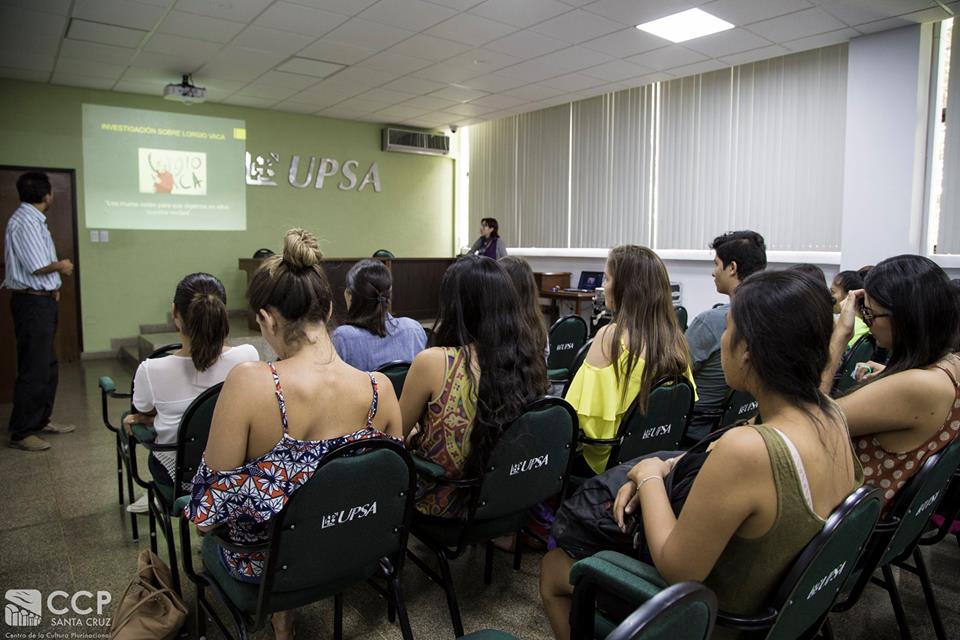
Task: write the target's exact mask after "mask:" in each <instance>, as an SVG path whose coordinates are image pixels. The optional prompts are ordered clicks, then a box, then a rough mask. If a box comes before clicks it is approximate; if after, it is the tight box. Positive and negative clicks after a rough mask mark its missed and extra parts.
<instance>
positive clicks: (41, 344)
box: [3, 172, 74, 451]
mask: <svg viewBox="0 0 960 640" xmlns="http://www.w3.org/2000/svg"><path fill="white" fill-rule="evenodd" d="M17 195H18V196H19V197H20V207H19V208H18V209H17V210H16V211H14V213H13V215H12V216H11V217H10V221H9V222H8V223H7V229H6V233H5V234H4V259H5V261H6V278H5V279H4V281H3V286H4V287H5V288H7V289H10V290H11V291H12V295H11V297H10V310H11V311H12V312H13V330H14V333H15V334H16V338H17V381H16V384H15V385H14V389H13V412H12V413H11V414H10V446H11V447H13V448H15V449H23V450H24V451H43V450H44V449H49V448H50V444H49V443H48V442H47V441H45V440H44V439H43V438H41V437H40V436H38V435H37V433H39V432H41V431H42V432H45V433H69V432H70V431H73V430H74V427H73V425H58V424H53V423H51V422H50V414H51V412H52V411H53V400H54V397H55V396H56V394H57V380H58V376H57V356H56V353H55V352H54V346H53V341H54V336H55V335H56V333H57V302H58V301H59V300H60V282H61V281H60V278H61V276H69V275H70V274H72V273H73V263H72V262H71V261H70V260H58V259H57V250H56V249H55V248H54V246H53V238H52V237H51V236H50V230H49V229H48V228H47V218H46V215H45V213H46V212H47V211H48V210H49V208H50V205H51V204H52V203H53V189H52V188H51V186H50V179H49V178H48V177H47V175H46V174H45V173H36V172H30V173H25V174H23V175H22V176H20V178H19V179H18V180H17Z"/></svg>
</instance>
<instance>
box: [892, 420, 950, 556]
mask: <svg viewBox="0 0 960 640" xmlns="http://www.w3.org/2000/svg"><path fill="white" fill-rule="evenodd" d="M958 465H960V438H958V439H955V440H954V441H953V442H952V443H951V444H949V445H948V446H947V447H945V448H943V449H941V450H940V451H938V452H936V453H935V454H933V455H932V456H930V457H928V458H927V459H926V461H924V463H923V465H922V466H921V467H920V470H919V471H917V473H916V474H914V476H913V477H912V478H910V480H908V481H907V483H906V484H905V485H904V486H903V488H901V489H900V491H899V492H898V493H897V495H896V496H895V497H894V498H893V501H892V502H891V503H890V508H889V509H888V514H889V515H888V516H887V518H886V519H887V520H894V521H898V522H899V524H898V525H897V528H896V531H894V532H893V535H892V536H890V539H889V542H888V543H887V544H886V548H885V549H884V552H883V555H882V556H881V557H880V561H879V564H878V566H883V565H885V564H888V563H890V562H892V561H894V560H899V559H901V558H903V557H905V556H908V555H910V554H911V553H913V550H914V548H916V545H917V542H918V540H919V539H920V536H921V535H923V533H924V532H925V531H926V529H927V524H928V523H929V521H930V516H932V515H933V514H934V513H935V512H936V510H937V507H938V506H939V505H940V501H941V500H943V498H944V496H946V495H947V489H948V488H949V486H950V482H951V480H952V479H953V475H954V473H956V471H957V467H958Z"/></svg>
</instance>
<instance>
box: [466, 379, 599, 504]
mask: <svg viewBox="0 0 960 640" xmlns="http://www.w3.org/2000/svg"><path fill="white" fill-rule="evenodd" d="M579 429H580V428H579V423H578V421H577V413H576V411H574V409H573V407H571V406H570V405H569V404H567V403H566V402H565V401H564V400H562V399H561V398H555V397H551V396H547V397H544V398H540V399H539V400H536V401H534V402H532V403H531V404H529V405H528V406H527V408H526V410H525V411H524V412H523V413H522V414H521V415H520V417H519V418H517V419H516V420H514V421H513V422H512V423H511V424H510V425H509V426H507V427H506V428H505V429H504V430H503V433H502V434H501V435H500V439H499V440H498V441H497V443H496V445H494V447H493V450H492V451H491V452H490V457H489V459H488V461H487V467H486V471H485V472H484V474H483V477H482V479H481V482H480V489H479V492H478V496H477V502H476V510H475V512H474V513H473V518H474V519H475V520H487V519H492V518H498V517H500V516H505V515H509V514H512V513H518V512H521V511H524V510H526V509H529V508H530V507H532V506H534V505H535V504H537V503H538V502H541V501H543V500H546V499H547V498H548V497H550V496H552V495H555V494H557V493H559V492H560V491H561V489H562V488H563V484H564V482H565V480H566V477H567V475H568V471H569V466H570V456H571V454H572V452H573V451H574V447H575V446H576V441H577V440H576V439H577V434H578V432H579Z"/></svg>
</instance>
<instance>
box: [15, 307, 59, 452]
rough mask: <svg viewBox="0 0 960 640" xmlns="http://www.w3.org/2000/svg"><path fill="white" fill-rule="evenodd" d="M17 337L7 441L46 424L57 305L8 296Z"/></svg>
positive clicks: (53, 380)
mask: <svg viewBox="0 0 960 640" xmlns="http://www.w3.org/2000/svg"><path fill="white" fill-rule="evenodd" d="M10 310H11V311H12V312H13V331H14V333H15V334H16V337H17V381H16V383H15V384H14V387H13V413H11V414H10V439H11V440H22V439H24V438H25V437H27V436H29V435H31V434H33V433H36V432H37V431H40V430H41V429H43V428H44V427H45V426H47V424H48V423H49V422H50V414H51V413H52V412H53V400H54V397H55V396H56V395H57V382H58V378H59V376H58V367H57V355H56V352H55V350H54V346H53V340H54V336H55V335H56V333H57V302H56V301H55V300H54V299H53V298H47V297H45V296H33V295H30V294H26V293H14V294H13V295H12V296H11V297H10Z"/></svg>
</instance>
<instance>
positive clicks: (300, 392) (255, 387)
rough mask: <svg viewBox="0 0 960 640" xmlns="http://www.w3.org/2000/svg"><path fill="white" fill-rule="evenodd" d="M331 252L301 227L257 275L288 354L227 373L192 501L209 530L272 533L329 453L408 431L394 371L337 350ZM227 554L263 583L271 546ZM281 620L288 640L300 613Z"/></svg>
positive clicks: (233, 566)
mask: <svg viewBox="0 0 960 640" xmlns="http://www.w3.org/2000/svg"><path fill="white" fill-rule="evenodd" d="M322 258H323V255H322V254H321V253H320V249H319V248H317V241H316V238H315V237H314V235H313V234H312V233H310V232H308V231H304V230H303V229H291V230H290V231H288V232H287V233H286V236H285V237H284V247H283V254H282V255H276V256H272V257H270V258H268V259H267V260H265V261H264V263H263V264H262V265H261V266H260V268H259V269H258V270H257V272H256V273H255V274H254V276H253V278H252V279H251V281H250V286H249V288H248V290H247V298H248V299H249V302H250V308H251V309H252V310H253V311H254V312H255V313H256V314H257V322H258V323H259V325H260V330H261V332H262V334H263V337H264V338H265V339H266V341H267V343H268V344H269V345H270V346H271V347H272V348H273V349H274V351H276V353H277V356H278V357H279V358H280V360H279V361H278V362H251V363H246V364H243V365H240V366H238V367H236V368H234V369H233V371H231V372H230V375H229V376H227V380H226V382H225V383H224V385H223V391H221V393H220V399H219V401H218V402H217V408H216V410H215V411H214V414H213V424H212V426H211V428H210V438H209V440H208V441H207V448H206V451H204V454H203V460H202V462H201V464H200V468H199V469H198V470H197V474H196V476H195V477H194V479H193V492H192V496H191V500H190V504H189V505H188V506H187V507H186V509H185V515H186V516H187V517H188V518H189V519H190V520H192V521H193V522H194V523H195V524H196V525H197V526H198V527H199V528H200V529H201V530H202V531H205V530H208V529H210V528H212V527H216V526H218V525H225V526H226V534H227V536H228V537H229V538H230V539H231V540H234V541H236V542H243V543H257V542H263V541H266V540H267V539H268V536H269V532H270V525H271V521H272V520H273V518H275V517H276V516H277V515H278V514H279V513H280V511H281V510H282V509H283V507H284V506H285V505H286V503H287V501H288V500H289V499H290V496H292V495H293V494H294V492H296V491H297V490H298V489H299V488H300V487H301V486H303V484H304V483H306V482H307V480H309V479H310V478H311V477H313V473H314V472H315V471H316V469H317V465H318V464H319V462H320V460H321V459H322V458H323V457H324V455H326V453H327V452H329V451H331V450H333V449H335V448H337V447H339V446H341V445H343V444H346V443H348V442H355V441H358V440H367V439H371V438H384V437H387V436H394V437H399V436H400V435H401V433H402V427H401V421H400V407H399V405H398V404H397V398H396V396H395V395H394V393H393V387H392V386H391V385H390V383H389V381H388V380H387V378H386V377H385V376H384V375H383V374H380V373H365V372H362V371H357V370H356V369H354V368H353V367H351V366H350V365H348V364H347V363H345V362H344V361H343V360H341V359H340V358H339V356H337V352H336V350H335V349H334V348H333V342H332V341H331V340H330V336H329V334H328V333H327V328H326V323H327V321H328V320H329V319H330V313H331V310H332V308H333V294H332V292H331V290H330V284H329V282H327V277H326V275H325V274H324V271H323V267H322V266H321V265H320V261H321V259H322ZM268 480H269V482H268ZM219 554H220V561H221V562H222V563H223V566H224V568H225V569H226V570H227V572H228V573H229V574H230V575H231V576H232V577H234V578H235V579H237V580H240V581H242V582H252V583H258V582H260V578H261V575H262V573H263V568H264V560H265V557H264V555H263V554H262V553H238V552H233V551H227V550H225V549H223V548H219ZM272 621H273V629H274V633H275V635H276V637H277V638H278V639H280V640H285V639H287V638H292V637H293V612H292V611H280V612H277V613H275V614H273V618H272Z"/></svg>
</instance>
